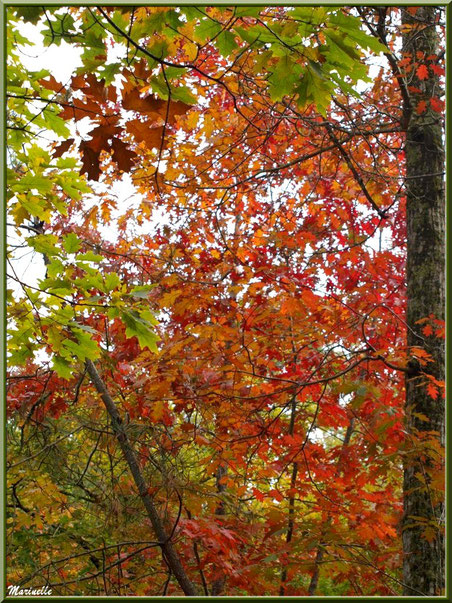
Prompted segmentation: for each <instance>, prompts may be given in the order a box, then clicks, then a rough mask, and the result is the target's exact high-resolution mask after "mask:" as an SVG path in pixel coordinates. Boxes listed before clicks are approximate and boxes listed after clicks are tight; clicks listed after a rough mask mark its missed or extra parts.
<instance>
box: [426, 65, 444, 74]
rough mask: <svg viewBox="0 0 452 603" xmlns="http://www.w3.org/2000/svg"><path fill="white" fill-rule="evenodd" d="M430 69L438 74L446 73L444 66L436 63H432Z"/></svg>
mask: <svg viewBox="0 0 452 603" xmlns="http://www.w3.org/2000/svg"><path fill="white" fill-rule="evenodd" d="M430 69H431V70H432V71H433V73H436V75H444V74H445V73H446V72H445V71H444V69H443V68H442V67H440V66H439V65H436V64H435V63H432V64H431V65H430Z"/></svg>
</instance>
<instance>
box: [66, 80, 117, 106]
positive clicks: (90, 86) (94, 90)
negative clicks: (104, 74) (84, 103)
mask: <svg viewBox="0 0 452 603" xmlns="http://www.w3.org/2000/svg"><path fill="white" fill-rule="evenodd" d="M71 87H72V89H73V90H83V92H84V93H85V94H86V95H87V96H90V97H91V98H93V99H96V100H97V101H99V102H103V101H106V100H111V101H113V102H114V101H116V96H117V95H116V88H115V86H108V87H107V88H106V87H105V80H98V79H97V78H96V76H95V75H94V74H93V73H90V74H88V75H75V76H74V77H73V78H72V80H71Z"/></svg>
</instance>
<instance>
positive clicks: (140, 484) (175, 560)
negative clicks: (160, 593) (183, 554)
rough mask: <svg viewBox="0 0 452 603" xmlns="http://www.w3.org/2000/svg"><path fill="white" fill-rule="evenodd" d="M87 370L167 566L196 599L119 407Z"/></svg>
mask: <svg viewBox="0 0 452 603" xmlns="http://www.w3.org/2000/svg"><path fill="white" fill-rule="evenodd" d="M86 368H87V371H88V374H89V376H90V378H91V381H92V383H93V385H94V387H95V388H96V390H97V392H98V393H99V394H100V396H101V398H102V401H103V403H104V404H105V408H106V409H107V412H108V414H109V415H110V418H111V422H112V426H113V430H114V432H115V434H116V438H117V440H118V442H119V444H120V446H121V450H122V453H123V455H124V458H125V460H126V461H127V464H128V466H129V469H130V472H131V473H132V476H133V479H134V481H135V485H136V487H137V489H138V492H139V494H140V497H141V500H142V501H143V505H144V507H145V509H146V512H147V515H148V517H149V519H150V521H151V524H152V527H153V529H154V532H155V535H156V536H157V539H158V541H159V544H160V547H161V549H162V554H163V556H164V558H165V560H166V562H167V564H168V567H169V569H170V570H171V571H172V573H173V575H174V577H175V578H176V580H177V582H178V583H179V586H180V587H181V589H182V590H183V592H184V593H185V594H186V595H189V596H196V595H197V594H198V593H197V591H196V588H195V586H194V585H193V583H192V582H191V580H190V579H189V578H188V576H187V574H186V572H185V569H184V567H183V565H182V562H181V560H180V558H179V555H178V554H177V552H176V550H175V549H174V547H173V545H172V543H171V537H170V536H169V535H168V534H167V533H166V530H165V528H164V525H163V522H162V520H161V518H160V516H159V514H158V511H157V509H156V507H155V505H154V501H153V500H152V498H151V497H150V496H149V492H148V486H147V485H146V482H145V481H144V478H143V475H142V473H141V470H140V467H139V464H138V460H137V457H136V454H135V451H134V450H133V448H132V446H131V444H130V442H129V439H128V437H127V433H126V431H125V429H124V426H123V423H122V419H121V417H120V415H119V412H118V409H117V407H116V404H115V402H114V400H113V398H112V397H111V395H110V393H109V392H108V390H107V388H106V386H105V384H104V382H103V381H102V379H101V377H100V375H99V373H98V372H97V369H96V367H95V366H94V364H93V363H92V362H91V360H87V361H86Z"/></svg>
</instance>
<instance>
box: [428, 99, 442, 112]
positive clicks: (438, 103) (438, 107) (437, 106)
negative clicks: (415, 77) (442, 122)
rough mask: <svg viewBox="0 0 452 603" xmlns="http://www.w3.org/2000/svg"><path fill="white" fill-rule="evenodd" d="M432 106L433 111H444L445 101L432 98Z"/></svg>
mask: <svg viewBox="0 0 452 603" xmlns="http://www.w3.org/2000/svg"><path fill="white" fill-rule="evenodd" d="M430 106H431V108H432V109H433V111H436V112H437V113H442V112H443V111H444V101H442V100H439V99H438V98H435V97H433V98H431V99H430Z"/></svg>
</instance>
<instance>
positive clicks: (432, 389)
mask: <svg viewBox="0 0 452 603" xmlns="http://www.w3.org/2000/svg"><path fill="white" fill-rule="evenodd" d="M427 393H428V395H429V396H430V398H433V400H436V398H437V397H438V389H437V388H436V387H435V386H434V385H433V383H428V384H427Z"/></svg>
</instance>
